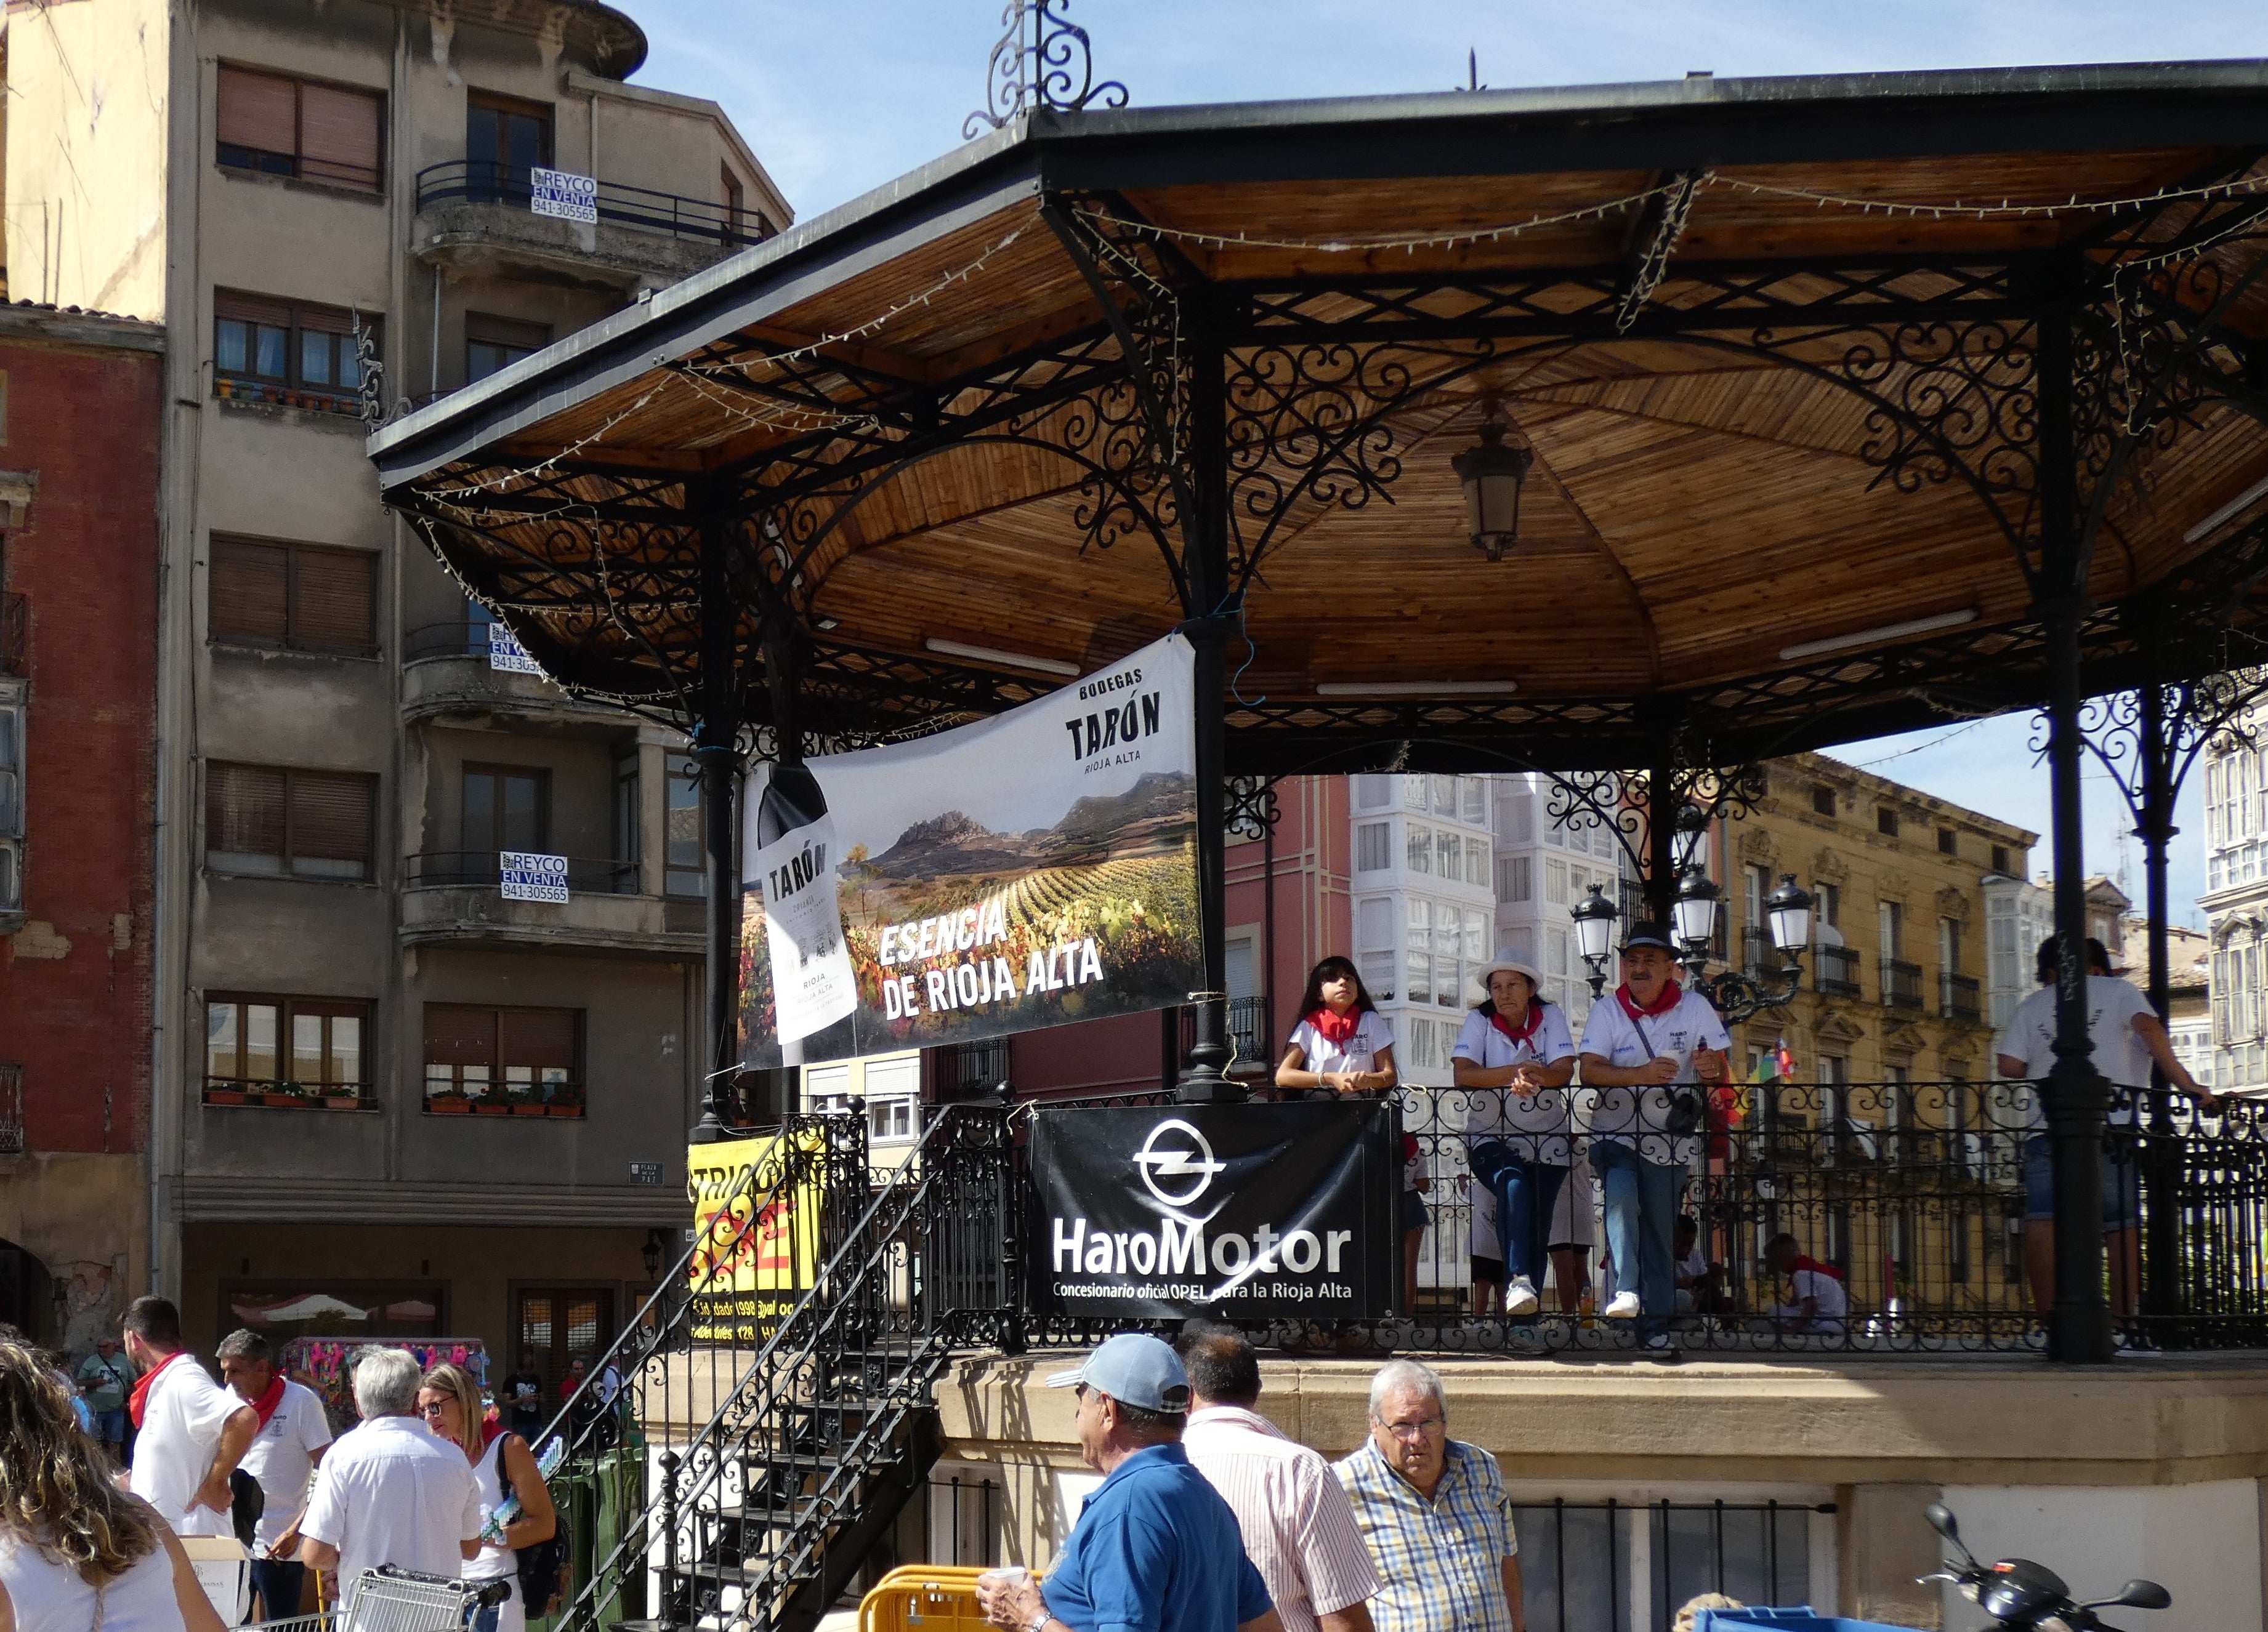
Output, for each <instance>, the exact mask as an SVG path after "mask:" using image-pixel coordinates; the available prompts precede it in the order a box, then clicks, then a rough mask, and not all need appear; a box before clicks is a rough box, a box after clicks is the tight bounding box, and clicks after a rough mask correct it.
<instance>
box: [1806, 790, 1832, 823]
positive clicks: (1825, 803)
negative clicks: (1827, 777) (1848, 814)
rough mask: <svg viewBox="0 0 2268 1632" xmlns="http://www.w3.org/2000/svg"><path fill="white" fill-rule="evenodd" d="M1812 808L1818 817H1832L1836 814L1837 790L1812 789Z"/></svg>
mask: <svg viewBox="0 0 2268 1632" xmlns="http://www.w3.org/2000/svg"><path fill="white" fill-rule="evenodd" d="M1811 808H1812V811H1813V812H1814V813H1815V814H1816V815H1820V816H1832V815H1833V814H1834V813H1835V790H1834V789H1832V788H1829V787H1824V786H1821V787H1815V788H1814V789H1812V790H1811Z"/></svg>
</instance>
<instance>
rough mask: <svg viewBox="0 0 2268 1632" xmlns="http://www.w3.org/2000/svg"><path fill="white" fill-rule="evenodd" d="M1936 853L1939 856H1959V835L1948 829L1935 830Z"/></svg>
mask: <svg viewBox="0 0 2268 1632" xmlns="http://www.w3.org/2000/svg"><path fill="white" fill-rule="evenodd" d="M1937 853H1938V854H1939V855H1940V856H1958V855H1960V854H1961V835H1960V834H1958V833H1956V832H1955V831H1954V830H1953V829H1952V828H1950V827H1940V828H1939V829H1938V830H1937Z"/></svg>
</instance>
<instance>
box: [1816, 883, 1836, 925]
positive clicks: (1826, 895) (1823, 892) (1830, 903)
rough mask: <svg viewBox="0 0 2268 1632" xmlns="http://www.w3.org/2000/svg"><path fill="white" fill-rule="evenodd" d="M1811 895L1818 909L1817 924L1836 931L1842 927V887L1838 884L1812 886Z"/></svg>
mask: <svg viewBox="0 0 2268 1632" xmlns="http://www.w3.org/2000/svg"><path fill="white" fill-rule="evenodd" d="M1811 893H1812V894H1813V896H1814V897H1815V899H1816V901H1817V903H1818V908H1819V922H1820V923H1824V924H1827V925H1830V926H1831V927H1833V928H1836V929H1840V928H1842V926H1843V886H1841V885H1839V884H1814V885H1813V886H1811Z"/></svg>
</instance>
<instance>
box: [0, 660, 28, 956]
mask: <svg viewBox="0 0 2268 1632" xmlns="http://www.w3.org/2000/svg"><path fill="white" fill-rule="evenodd" d="M23 849H24V704H23V702H22V693H21V692H20V691H19V690H18V689H17V688H16V687H11V686H6V685H4V684H0V912H13V911H15V910H16V909H17V908H20V907H21V906H22V905H23V904H24V868H23Z"/></svg>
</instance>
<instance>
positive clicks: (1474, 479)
mask: <svg viewBox="0 0 2268 1632" xmlns="http://www.w3.org/2000/svg"><path fill="white" fill-rule="evenodd" d="M1508 429H1509V427H1508V426H1507V424H1506V421H1505V418H1504V410H1503V408H1501V406H1500V405H1499V404H1498V403H1496V402H1495V401H1491V402H1490V403H1489V404H1488V408H1487V413H1486V416H1485V417H1484V419H1483V420H1482V421H1481V439H1480V441H1479V442H1478V443H1477V444H1476V445H1474V446H1472V447H1469V448H1467V449H1466V450H1465V451H1464V452H1462V453H1460V454H1457V455H1456V456H1455V457H1454V458H1453V459H1450V460H1449V468H1450V469H1451V470H1453V471H1454V472H1455V473H1456V476H1457V485H1458V486H1460V487H1462V489H1464V490H1465V519H1466V525H1467V527H1468V530H1469V532H1470V533H1471V534H1472V540H1473V548H1475V549H1476V550H1478V551H1480V553H1481V554H1482V555H1485V556H1487V557H1488V558H1489V559H1490V560H1491V561H1502V560H1503V559H1504V556H1505V552H1506V550H1509V549H1511V548H1513V547H1514V546H1515V545H1517V544H1518V543H1519V542H1520V489H1521V486H1522V485H1523V484H1524V483H1526V482H1527V481H1528V467H1530V466H1532V465H1534V464H1535V450H1534V449H1533V448H1531V447H1529V446H1528V445H1527V444H1526V443H1524V442H1514V443H1513V444H1511V445H1506V442H1505V439H1504V433H1505V431H1506V430H1508Z"/></svg>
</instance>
